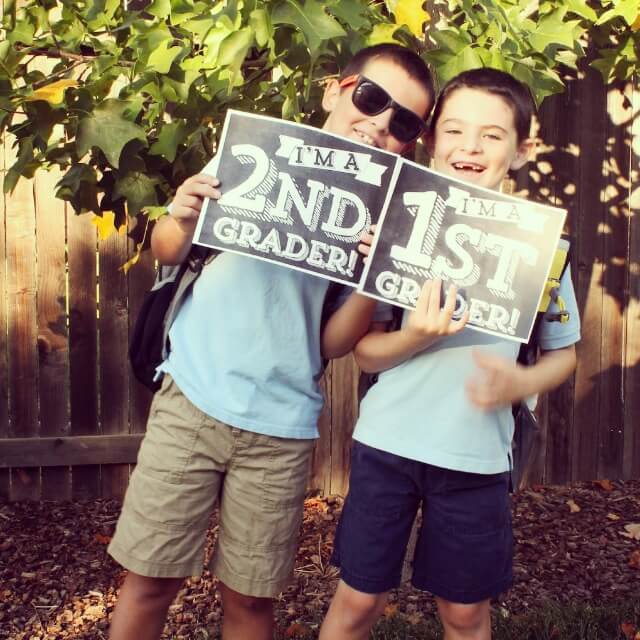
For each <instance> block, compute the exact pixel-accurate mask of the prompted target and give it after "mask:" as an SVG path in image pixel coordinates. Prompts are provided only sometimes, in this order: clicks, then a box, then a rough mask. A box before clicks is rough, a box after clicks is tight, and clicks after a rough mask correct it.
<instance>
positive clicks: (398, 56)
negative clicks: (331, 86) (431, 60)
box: [340, 42, 436, 100]
mask: <svg viewBox="0 0 640 640" xmlns="http://www.w3.org/2000/svg"><path fill="white" fill-rule="evenodd" d="M375 58H382V59H384V60H389V61H391V62H393V63H394V64H397V65H398V66H399V67H401V68H402V69H404V70H405V71H406V72H407V73H408V74H409V76H410V77H411V78H413V79H414V80H416V81H417V82H418V83H419V84H421V85H422V86H423V87H424V88H425V89H426V90H427V93H428V94H429V95H430V96H431V98H432V100H433V99H435V95H436V90H435V87H434V84H433V78H432V77H431V72H430V71H429V67H427V63H426V62H425V61H424V60H423V59H422V58H421V57H420V56H419V55H418V54H417V53H416V52H415V51H413V50H412V49H409V48H408V47H403V46H402V45H399V44H393V43H389V42H385V43H382V44H375V45H373V46H371V47H365V48H364V49H360V51H358V53H356V54H355V55H354V56H353V57H352V58H351V60H349V62H348V63H347V66H346V67H345V68H344V69H343V70H342V73H341V74H340V80H343V79H344V78H347V77H349V76H352V75H356V74H358V73H360V72H361V71H362V70H363V69H364V67H365V65H366V64H367V63H368V62H369V61H370V60H373V59H375Z"/></svg>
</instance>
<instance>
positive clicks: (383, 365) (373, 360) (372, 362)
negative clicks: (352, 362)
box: [354, 279, 469, 373]
mask: <svg viewBox="0 0 640 640" xmlns="http://www.w3.org/2000/svg"><path fill="white" fill-rule="evenodd" d="M441 289H442V281H441V280H439V279H438V280H428V281H427V282H425V284H424V286H423V287H422V290H421V291H420V295H419V297H418V301H417V303H416V308H415V311H413V312H411V313H410V314H409V317H408V319H407V322H406V323H405V324H404V326H403V327H402V328H401V329H398V330H397V331H391V332H388V333H386V332H384V330H383V327H381V326H380V325H374V327H372V330H371V332H370V333H368V334H367V335H366V336H364V338H362V340H360V342H358V344H357V345H356V348H355V351H354V354H355V357H356V362H357V363H358V366H359V367H360V368H361V369H362V370H363V371H365V372H366V373H377V372H379V371H384V370H385V369H391V368H392V367H395V366H396V365H398V364H400V363H401V362H404V361H405V360H407V359H408V358H410V357H411V356H414V355H415V354H417V353H420V352H421V351H424V350H425V349H426V348H427V347H429V346H431V345H432V344H433V343H434V342H436V341H437V340H439V339H440V338H443V337H446V336H451V335H454V334H456V333H458V332H460V331H462V329H464V326H465V324H466V323H467V320H468V318H469V313H468V311H465V314H464V315H463V316H462V318H460V320H453V319H452V317H453V312H454V311H455V307H456V291H457V290H456V287H454V286H453V285H452V286H451V287H449V291H448V292H447V297H446V299H445V303H444V306H443V307H442V308H441V307H440V292H441Z"/></svg>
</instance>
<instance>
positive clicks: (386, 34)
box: [367, 23, 400, 46]
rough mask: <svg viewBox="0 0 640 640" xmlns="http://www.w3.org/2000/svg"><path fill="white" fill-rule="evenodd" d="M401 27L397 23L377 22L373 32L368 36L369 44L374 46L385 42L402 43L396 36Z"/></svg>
mask: <svg viewBox="0 0 640 640" xmlns="http://www.w3.org/2000/svg"><path fill="white" fill-rule="evenodd" d="M399 28H400V27H399V26H398V25H397V24H391V23H388V24H377V25H375V26H374V27H373V29H372V30H371V33H370V34H369V36H368V37H367V45H368V46H373V45H375V44H383V43H385V42H395V43H398V44H399V43H400V40H398V39H397V38H396V37H395V34H396V32H397V31H398V29H399Z"/></svg>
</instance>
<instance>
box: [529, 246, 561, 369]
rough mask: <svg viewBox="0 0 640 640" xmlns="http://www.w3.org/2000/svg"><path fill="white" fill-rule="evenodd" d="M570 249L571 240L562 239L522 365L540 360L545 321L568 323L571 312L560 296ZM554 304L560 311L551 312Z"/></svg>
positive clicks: (554, 257)
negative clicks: (539, 347)
mask: <svg viewBox="0 0 640 640" xmlns="http://www.w3.org/2000/svg"><path fill="white" fill-rule="evenodd" d="M570 249H571V246H570V244H569V240H568V239H567V238H566V237H563V238H560V242H559V243H558V248H557V249H556V253H555V255H554V256H553V262H552V263H551V270H550V271H549V276H548V278H547V281H546V283H545V286H544V291H543V293H542V298H541V300H540V306H539V307H538V313H537V315H536V319H535V321H534V324H533V329H532V330H531V338H530V340H529V342H527V344H523V345H521V347H520V352H519V353H518V362H519V363H520V364H523V365H531V364H533V363H534V362H535V361H536V360H537V359H538V331H539V330H540V324H541V323H542V322H543V321H544V322H567V321H568V320H569V312H568V311H567V310H566V307H565V303H564V300H563V299H562V296H561V295H560V281H561V280H562V276H564V273H565V271H566V270H567V267H568V266H569V260H570V257H571V251H570ZM552 302H553V303H555V305H556V307H557V308H558V311H550V310H549V307H550V306H551V303H552Z"/></svg>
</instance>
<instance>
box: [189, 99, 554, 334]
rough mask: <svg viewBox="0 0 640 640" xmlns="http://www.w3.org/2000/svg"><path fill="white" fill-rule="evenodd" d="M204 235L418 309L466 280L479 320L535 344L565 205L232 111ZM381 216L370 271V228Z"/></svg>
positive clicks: (200, 231)
mask: <svg viewBox="0 0 640 640" xmlns="http://www.w3.org/2000/svg"><path fill="white" fill-rule="evenodd" d="M211 166H212V167H215V169H213V168H212V170H214V171H215V173H216V175H217V177H218V178H219V179H220V182H221V191H222V197H221V198H220V199H219V200H217V201H214V200H206V201H205V203H204V205H203V209H202V213H201V215H200V218H199V220H198V226H197V227H196V232H195V236H194V242H196V243H197V244H201V245H204V246H208V247H213V248H216V249H222V250H226V251H234V252H237V253H242V254H246V255H248V256H252V257H254V258H259V259H261V260H268V261H270V262H278V263H281V264H283V265H284V266H287V267H290V268H294V269H299V270H302V271H306V272H308V273H311V274H313V275H315V276H319V277H323V278H327V279H331V280H336V281H338V282H343V283H345V284H347V285H349V286H352V287H357V288H358V290H359V291H360V292H362V293H364V294H365V295H368V296H371V297H374V298H378V299H380V300H384V301H386V302H389V303H391V304H394V305H398V306H400V307H404V308H406V309H412V308H414V307H415V304H416V301H417V298H418V295H419V293H420V289H421V287H422V285H423V284H424V282H425V281H426V280H428V279H433V278H441V279H442V280H443V281H444V282H445V283H454V284H456V285H457V286H458V287H459V290H460V291H459V294H458V295H459V306H460V308H467V307H468V309H469V312H470V315H469V327H470V328H472V329H477V330H479V331H484V332H488V333H492V334H495V335H499V336H502V337H504V338H507V339H510V340H516V341H519V342H527V341H528V340H529V337H530V334H531V330H532V328H533V324H534V321H535V317H536V312H537V309H538V306H539V303H540V299H541V298H542V293H543V290H544V285H545V281H546V279H547V275H548V273H549V270H550V268H551V263H552V260H553V256H554V253H555V250H556V247H557V246H558V242H559V239H560V233H561V231H562V226H563V224H564V219H565V215H566V212H565V211H563V210H561V209H555V208H553V207H547V206H543V205H539V204H535V203H532V202H529V201H527V200H522V199H520V198H514V197H511V196H507V195H504V194H501V193H498V192H495V191H490V190H487V189H483V188H481V187H475V186H473V185H471V184H468V183H465V182H460V181H458V180H456V179H454V178H450V177H447V176H444V175H441V174H439V173H436V172H434V171H430V170H428V169H425V168H424V167H422V166H419V165H417V164H415V163H412V162H409V161H407V160H404V159H403V158H401V157H399V156H397V155H395V154H391V153H387V152H384V151H380V150H379V149H375V148H372V147H369V146H366V145H362V144H359V143H357V142H353V141H351V140H348V139H346V138H342V137H340V136H336V135H333V134H330V133H327V132H324V131H322V130H319V129H315V128H313V127H308V126H305V125H296V124H293V123H290V122H285V121H282V120H277V119H274V118H268V117H265V116H256V115H251V114H245V113H241V112H237V111H231V110H230V111H229V112H228V113H227V118H226V120H225V125H224V128H223V131H222V137H221V141H220V146H219V151H218V155H217V157H216V158H215V160H214V161H213V162H212V163H211ZM372 223H377V231H376V235H375V239H374V244H373V246H372V248H371V252H370V255H369V259H368V261H367V264H366V268H364V265H363V260H362V256H361V255H360V254H359V253H358V251H357V246H358V241H359V238H360V235H361V234H362V232H363V231H364V230H365V229H366V228H367V227H368V226H369V225H370V224H372Z"/></svg>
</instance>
